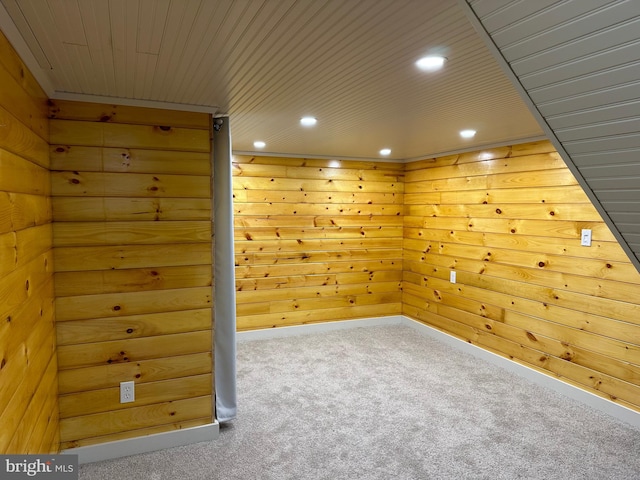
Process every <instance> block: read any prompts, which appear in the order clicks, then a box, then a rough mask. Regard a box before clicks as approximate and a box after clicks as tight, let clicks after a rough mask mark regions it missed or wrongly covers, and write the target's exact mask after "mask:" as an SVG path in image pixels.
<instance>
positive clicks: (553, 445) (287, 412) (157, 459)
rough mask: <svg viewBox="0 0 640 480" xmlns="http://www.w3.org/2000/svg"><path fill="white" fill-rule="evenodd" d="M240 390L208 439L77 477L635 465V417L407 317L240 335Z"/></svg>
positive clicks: (537, 473) (497, 474)
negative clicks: (447, 341)
mask: <svg viewBox="0 0 640 480" xmlns="http://www.w3.org/2000/svg"><path fill="white" fill-rule="evenodd" d="M238 396H239V416H238V418H237V419H236V420H234V421H233V422H231V423H230V424H228V425H225V426H223V427H222V428H221V434H220V438H219V439H218V440H216V441H215V442H211V443H198V444H195V445H191V446H185V447H178V448H174V449H169V450H164V451H160V452H154V453H149V454H144V455H136V456H131V457H127V458H122V459H117V460H110V461H104V462H98V463H94V464H89V465H84V466H82V467H81V470H80V478H81V479H84V480H99V479H109V480H123V479H136V480H143V479H150V480H159V479H194V480H196V479H221V480H222V479H224V480H232V479H292V480H294V479H295V480H304V479H327V480H329V479H331V480H335V479H491V480H494V479H508V480H513V479H536V480H537V479H547V480H554V479H558V480H560V479H562V480H570V479H576V480H578V479H580V480H584V479H607V480H616V479H619V480H632V479H637V478H640V430H639V429H637V428H635V427H632V426H630V425H627V424H625V423H622V422H620V421H618V420H616V419H614V418H612V417H609V416H607V415H606V414H603V413H600V412H598V411H595V410H593V409H591V408H589V407H587V406H584V405H582V404H579V403H576V402H575V401H573V400H571V399H568V398H566V397H563V396H561V395H560V394H557V393H555V392H552V391H550V390H547V389H545V388H544V387H540V386H538V385H535V384H533V383H531V382H529V381H527V380H525V379H523V378H521V377H518V376H516V375H514V374H512V373H509V372H507V371H505V370H502V369H500V368H498V367H496V366H494V365H491V364H488V363H485V362H483V361H480V360H478V359H477V358H476V357H473V356H471V355H467V354H464V353H461V352H460V351H458V350H455V349H453V348H452V347H450V346H447V345H444V344H442V343H440V342H438V341H436V340H434V339H432V338H428V337H425V336H422V335H421V334H420V333H418V332H416V331H415V330H413V329H411V328H409V327H405V326H381V327H367V328H355V329H352V330H342V331H336V332H329V333H321V334H312V335H303V336H297V337H288V338H281V339H272V340H257V341H251V342H246V343H240V344H239V345H238Z"/></svg>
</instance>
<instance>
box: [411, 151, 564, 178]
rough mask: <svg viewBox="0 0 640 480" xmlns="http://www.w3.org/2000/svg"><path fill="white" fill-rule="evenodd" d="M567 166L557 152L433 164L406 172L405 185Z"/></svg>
mask: <svg viewBox="0 0 640 480" xmlns="http://www.w3.org/2000/svg"><path fill="white" fill-rule="evenodd" d="M566 167H567V165H566V164H565V163H564V160H562V158H561V157H560V154H558V153H557V152H551V153H542V154H539V155H528V156H526V157H519V158H499V159H490V160H483V161H480V162H471V163H457V164H455V165H440V164H439V162H434V164H433V165H430V166H429V168H424V169H421V170H415V171H412V172H410V173H409V172H408V173H407V174H406V175H405V182H406V184H407V185H408V184H410V183H412V182H423V181H433V180H442V179H450V178H457V177H465V178H467V177H473V176H476V175H487V174H490V175H499V174H506V173H518V174H520V173H521V172H537V171H545V170H556V169H566Z"/></svg>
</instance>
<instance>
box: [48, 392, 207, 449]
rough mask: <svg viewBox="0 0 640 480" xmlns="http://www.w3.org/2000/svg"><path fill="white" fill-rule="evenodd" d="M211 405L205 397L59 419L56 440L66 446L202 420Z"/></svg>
mask: <svg viewBox="0 0 640 480" xmlns="http://www.w3.org/2000/svg"><path fill="white" fill-rule="evenodd" d="M212 405H213V399H212V397H211V395H205V396H202V397H195V398H188V399H183V400H175V401H172V402H163V403H158V404H153V405H144V406H140V407H132V408H127V409H123V410H114V411H111V412H103V413H96V414H93V415H85V416H81V417H71V418H63V419H61V420H60V440H61V441H62V442H70V441H74V440H77V439H82V438H89V437H96V436H102V435H108V434H111V433H117V432H125V431H128V430H136V429H140V428H146V427H153V426H156V425H162V424H172V423H175V422H182V421H185V420H191V419H194V418H202V417H205V416H210V415H211V412H212V408H213V406H212Z"/></svg>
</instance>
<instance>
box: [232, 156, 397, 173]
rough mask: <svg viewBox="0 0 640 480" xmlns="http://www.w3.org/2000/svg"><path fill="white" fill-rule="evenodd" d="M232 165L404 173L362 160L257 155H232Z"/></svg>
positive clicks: (389, 164)
mask: <svg viewBox="0 0 640 480" xmlns="http://www.w3.org/2000/svg"><path fill="white" fill-rule="evenodd" d="M233 163H234V164H238V165H243V166H247V165H251V164H253V165H284V166H287V167H308V168H331V169H355V170H390V171H393V172H400V173H402V172H404V164H402V163H394V162H375V161H362V160H341V159H323V158H291V157H270V156H258V155H255V156H253V155H233Z"/></svg>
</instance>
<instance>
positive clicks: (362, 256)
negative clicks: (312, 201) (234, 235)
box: [235, 248, 402, 266]
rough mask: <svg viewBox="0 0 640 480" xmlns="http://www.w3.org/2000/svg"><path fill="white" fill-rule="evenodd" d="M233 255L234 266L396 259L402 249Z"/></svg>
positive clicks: (398, 257)
mask: <svg viewBox="0 0 640 480" xmlns="http://www.w3.org/2000/svg"><path fill="white" fill-rule="evenodd" d="M235 257H236V260H235V263H236V266H241V265H275V264H283V263H291V264H295V263H321V262H344V261H351V260H389V259H393V260H398V259H401V258H402V250H401V249H399V248H368V249H351V250H337V249H336V250H333V251H331V250H329V251H308V252H307V251H301V252H267V253H238V254H237V255H236V256H235Z"/></svg>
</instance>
